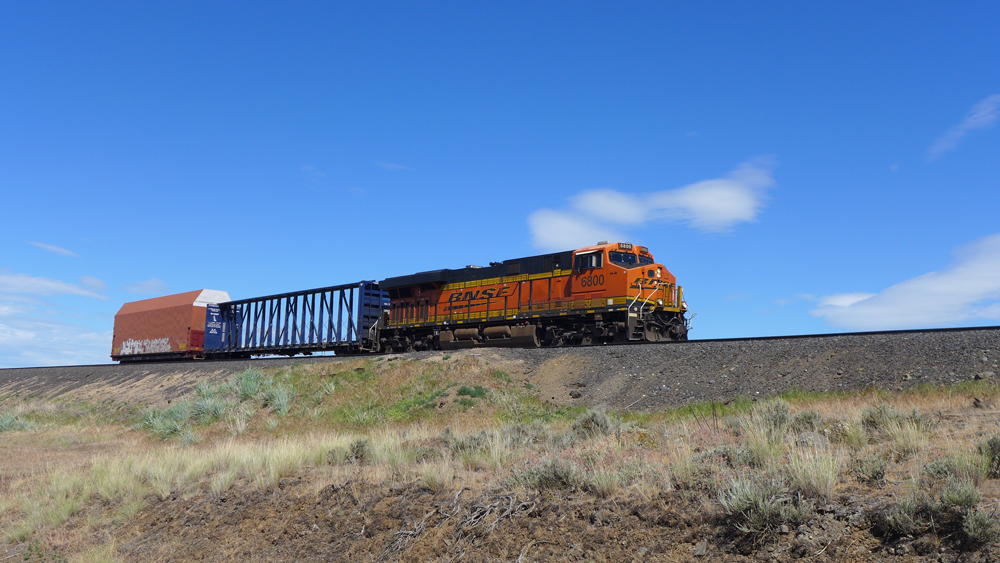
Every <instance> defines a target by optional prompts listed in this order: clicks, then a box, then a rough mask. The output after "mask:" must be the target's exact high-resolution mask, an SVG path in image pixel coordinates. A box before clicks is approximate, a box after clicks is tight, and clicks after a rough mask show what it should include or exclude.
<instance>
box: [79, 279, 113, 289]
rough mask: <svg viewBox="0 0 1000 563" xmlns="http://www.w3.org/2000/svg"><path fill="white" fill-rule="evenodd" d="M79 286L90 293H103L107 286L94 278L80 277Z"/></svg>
mask: <svg viewBox="0 0 1000 563" xmlns="http://www.w3.org/2000/svg"><path fill="white" fill-rule="evenodd" d="M80 285H82V286H83V287H85V288H87V289H89V290H91V291H104V290H105V289H107V288H108V284H106V283H104V281H102V280H100V279H98V278H95V277H94V276H80Z"/></svg>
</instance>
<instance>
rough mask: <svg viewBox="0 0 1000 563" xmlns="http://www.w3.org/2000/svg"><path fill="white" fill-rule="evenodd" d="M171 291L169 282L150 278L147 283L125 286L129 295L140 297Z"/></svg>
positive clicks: (141, 282)
mask: <svg viewBox="0 0 1000 563" xmlns="http://www.w3.org/2000/svg"><path fill="white" fill-rule="evenodd" d="M169 289H170V286H168V285H167V282H165V281H163V280H160V279H157V278H149V279H148V280H145V281H140V282H135V283H130V284H126V285H125V291H127V292H129V293H135V294H138V295H150V294H154V293H166V292H167V290H169Z"/></svg>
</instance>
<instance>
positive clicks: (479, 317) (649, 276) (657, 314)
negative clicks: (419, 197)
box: [379, 242, 689, 352]
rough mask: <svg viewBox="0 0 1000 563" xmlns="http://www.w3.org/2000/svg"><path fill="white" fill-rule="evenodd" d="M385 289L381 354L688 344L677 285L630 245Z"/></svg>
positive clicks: (428, 277) (400, 280)
mask: <svg viewBox="0 0 1000 563" xmlns="http://www.w3.org/2000/svg"><path fill="white" fill-rule="evenodd" d="M379 286H380V288H381V289H382V290H383V291H388V293H389V299H390V303H391V305H390V307H389V309H388V311H386V312H385V313H384V315H383V319H382V320H381V322H380V323H379V324H380V325H381V348H382V349H383V350H388V349H392V350H394V351H399V352H402V351H408V350H427V349H445V350H448V349H456V348H469V347H474V346H528V347H532V346H539V345H542V346H562V345H573V344H596V343H602V342H625V341H629V340H652V341H657V340H687V332H688V329H689V326H688V321H687V319H686V318H685V313H687V304H686V303H685V302H684V295H683V291H682V289H681V287H680V286H678V285H677V279H676V278H675V277H674V275H673V274H671V273H670V272H669V271H668V270H667V269H666V267H664V266H663V265H662V264H658V263H656V261H655V260H654V259H653V255H652V254H650V253H649V250H648V249H647V248H646V247H644V246H636V245H633V244H630V243H624V242H620V243H608V242H600V243H598V244H597V245H595V246H588V247H585V248H581V249H579V250H571V251H566V252H557V253H554V254H543V255H540V256H530V257H527V258H518V259H514V260H505V261H504V262H502V263H501V262H493V263H491V264H490V266H489V267H482V268H481V267H476V266H468V267H466V268H463V269H460V270H436V271H432V272H422V273H418V274H413V275H409V276H399V277H394V278H388V279H385V280H382V281H381V282H379Z"/></svg>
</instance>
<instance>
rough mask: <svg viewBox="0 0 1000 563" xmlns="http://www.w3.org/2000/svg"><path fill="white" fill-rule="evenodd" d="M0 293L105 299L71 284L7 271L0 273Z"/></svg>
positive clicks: (89, 290) (90, 290)
mask: <svg viewBox="0 0 1000 563" xmlns="http://www.w3.org/2000/svg"><path fill="white" fill-rule="evenodd" d="M92 279H97V278H92ZM98 281H100V280H98ZM102 283H103V282H102ZM0 293H14V294H19V295H82V296H84V297H93V298H95V299H107V297H106V296H104V295H100V294H98V293H95V292H94V291H92V289H87V288H85V287H82V286H79V285H76V284H73V283H68V282H64V281H61V280H53V279H49V278H40V277H37V276H30V275H28V274H15V273H12V272H9V271H0Z"/></svg>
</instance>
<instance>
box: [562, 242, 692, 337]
mask: <svg viewBox="0 0 1000 563" xmlns="http://www.w3.org/2000/svg"><path fill="white" fill-rule="evenodd" d="M567 286H568V288H569V289H570V291H569V292H568V293H570V294H571V295H572V298H573V299H577V300H579V299H583V300H586V303H587V307H595V311H594V312H595V313H596V314H599V315H600V316H601V320H602V325H603V320H604V318H605V317H610V318H615V319H618V322H620V323H622V324H623V325H624V326H623V327H622V328H623V331H622V332H624V333H626V334H628V339H629V340H636V339H641V340H667V339H670V340H684V339H686V338H687V331H688V329H689V327H688V324H687V320H686V319H685V317H684V315H685V313H686V311H687V305H686V304H685V303H684V301H683V290H682V289H681V287H680V286H678V285H677V279H676V278H675V277H674V275H673V274H671V273H670V271H669V270H667V268H666V267H665V266H664V265H663V264H659V263H657V262H656V260H655V258H654V257H653V255H652V254H651V253H650V252H649V249H648V248H646V247H644V246H637V245H633V244H631V243H627V242H618V243H609V242H607V241H602V242H599V243H598V244H597V245H595V246H591V247H586V248H581V249H579V250H577V251H576V252H575V253H574V260H573V273H572V275H571V276H570V280H569V283H568V284H567ZM603 307H607V308H610V309H611V310H610V311H608V313H610V314H601V313H599V312H598V311H597V310H596V308H603Z"/></svg>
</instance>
